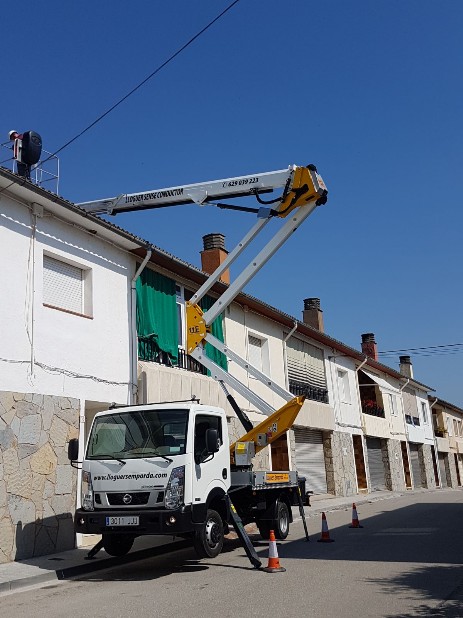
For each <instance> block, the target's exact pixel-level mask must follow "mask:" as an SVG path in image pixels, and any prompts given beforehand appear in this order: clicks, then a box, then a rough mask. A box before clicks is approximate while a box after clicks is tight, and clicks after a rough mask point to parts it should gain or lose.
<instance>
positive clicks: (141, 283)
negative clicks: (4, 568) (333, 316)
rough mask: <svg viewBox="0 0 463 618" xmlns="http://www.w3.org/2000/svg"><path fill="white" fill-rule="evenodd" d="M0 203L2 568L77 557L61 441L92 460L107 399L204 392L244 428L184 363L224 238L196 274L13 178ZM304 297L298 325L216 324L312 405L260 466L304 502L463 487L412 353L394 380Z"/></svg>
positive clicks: (212, 241)
mask: <svg viewBox="0 0 463 618" xmlns="http://www.w3.org/2000/svg"><path fill="white" fill-rule="evenodd" d="M0 191H2V193H1V199H0V221H1V226H0V235H1V237H0V247H1V251H2V266H3V268H2V272H1V277H2V286H3V290H5V293H4V296H3V299H2V303H1V305H0V306H1V312H2V314H1V316H0V319H1V323H2V324H3V325H4V327H3V331H2V338H1V343H0V363H1V369H2V370H1V372H0V563H1V562H8V561H11V560H15V559H21V558H27V557H31V556H34V555H35V556H37V555H43V554H47V553H52V552H55V551H59V550H63V549H68V548H71V547H73V546H74V543H75V536H74V532H73V522H72V513H73V511H74V508H75V506H76V502H77V501H78V500H79V492H78V491H77V487H78V481H79V478H78V471H77V470H75V469H74V468H72V467H71V466H70V464H69V462H68V460H67V454H66V453H67V444H68V442H69V440H70V439H71V438H73V437H79V438H80V444H81V454H82V453H83V445H84V440H85V437H86V435H87V433H88V430H89V426H90V423H91V421H92V419H93V417H94V415H95V413H96V412H98V411H100V410H104V409H106V408H107V407H108V405H109V404H110V403H111V402H116V403H119V404H128V403H134V402H140V403H141V402H158V401H169V400H185V399H189V398H191V397H192V396H195V397H198V398H199V399H200V400H201V403H206V404H207V403H209V404H212V405H218V406H221V407H223V408H225V410H226V411H227V415H228V421H229V429H230V433H231V436H232V438H233V439H236V438H238V437H239V436H241V435H243V433H244V430H243V428H242V427H241V425H240V424H239V422H238V420H237V418H236V417H235V415H234V413H233V411H232V410H231V409H230V407H229V405H228V403H227V401H226V398H225V395H224V393H223V391H222V389H221V388H220V387H219V385H218V384H217V382H215V381H214V380H213V379H212V378H211V377H210V376H209V375H207V371H205V370H204V369H203V368H202V366H201V365H199V364H198V363H197V362H196V361H195V360H194V359H192V358H191V357H189V356H188V354H187V353H186V351H185V340H184V336H185V335H184V325H185V303H186V302H187V301H188V300H189V299H190V298H191V296H192V294H193V293H194V292H195V291H196V290H197V289H198V288H199V286H200V285H201V284H202V283H203V282H204V281H205V279H206V274H205V273H207V272H212V270H213V269H214V268H215V266H216V265H217V264H218V263H220V261H221V260H223V258H224V255H226V250H225V238H224V237H223V236H222V235H220V234H218V235H217V234H213V235H210V234H209V235H207V236H205V237H204V248H203V251H202V252H201V257H200V256H199V255H198V265H199V263H200V260H201V268H199V267H198V268H195V267H194V266H191V265H189V264H187V263H185V262H183V261H182V260H180V259H178V258H176V257H175V256H173V255H170V254H168V253H167V252H165V251H163V250H162V249H160V248H158V247H156V246H154V245H151V244H150V243H149V242H147V241H146V240H143V239H140V238H138V237H136V236H133V235H132V234H130V233H128V232H126V231H124V230H123V229H121V228H120V227H117V226H116V225H113V224H111V223H108V222H107V221H104V220H102V219H99V218H98V217H96V216H93V215H88V214H87V213H85V212H84V211H82V210H81V209H80V208H78V207H76V206H75V205H74V204H72V203H70V202H67V201H66V200H64V199H62V198H59V197H57V196H56V195H54V194H51V193H49V192H47V191H44V190H43V189H40V188H39V187H37V186H34V185H32V184H30V183H26V184H23V182H22V181H21V180H19V181H18V177H17V176H15V175H14V174H11V173H9V172H7V171H6V170H0ZM153 216H155V215H154V214H153ZM205 231H207V230H204V232H205ZM153 240H154V241H156V240H157V239H153ZM199 241H200V239H199V238H198V243H199ZM227 276H228V274H227V273H225V274H224V276H223V279H224V281H223V282H219V283H217V284H216V285H215V287H214V288H213V289H212V290H211V292H210V295H209V296H208V297H206V298H204V299H203V301H202V305H203V308H204V309H207V308H208V307H210V306H211V303H212V302H213V301H214V298H216V297H217V295H218V294H220V293H221V292H222V291H223V290H224V289H226V285H227ZM261 276H265V270H264V273H263V274H262V275H261ZM310 293H311V290H308V291H307V296H308V297H307V298H305V299H304V298H301V315H300V319H299V318H295V317H293V316H290V315H287V314H285V313H283V312H282V311H280V310H279V309H278V308H275V307H271V306H269V305H267V304H266V303H264V302H262V301H260V300H259V299H256V298H254V297H252V296H250V295H247V294H244V293H241V294H239V295H238V296H237V298H236V299H235V301H234V302H233V303H232V304H231V306H230V307H229V308H228V309H227V310H226V311H225V314H224V315H222V316H220V317H219V318H217V319H216V321H215V323H214V324H213V326H212V332H213V334H214V335H215V336H216V337H217V338H218V339H220V340H222V341H225V342H226V343H227V344H228V345H230V347H231V348H232V349H233V350H234V351H236V352H237V353H238V354H239V355H240V356H242V357H243V358H246V359H248V360H249V361H250V363H251V364H253V365H254V366H256V367H257V368H259V369H260V370H261V371H263V372H264V373H266V374H267V375H269V376H270V377H271V378H272V380H274V381H275V382H277V383H278V384H280V385H281V386H283V387H285V388H287V389H288V390H290V391H291V392H292V393H293V394H294V395H302V394H303V395H305V396H306V401H305V403H304V405H303V408H302V410H301V412H300V413H299V416H298V417H297V419H296V423H295V425H294V427H293V429H292V430H291V431H290V432H288V434H287V435H285V436H283V437H282V438H280V440H278V441H277V442H275V443H274V444H272V445H271V447H270V448H267V449H264V450H263V451H261V452H260V453H259V455H258V457H257V458H256V466H259V467H265V468H268V469H273V470H281V469H287V468H291V469H296V470H298V472H299V473H300V474H301V475H303V476H305V477H306V484H307V489H308V490H310V491H313V492H315V493H331V494H334V495H341V496H355V495H356V494H357V493H359V492H374V491H376V490H396V491H402V490H403V491H405V490H406V489H413V488H429V489H431V488H435V487H440V486H442V487H446V486H449V487H458V486H460V485H461V480H462V479H463V460H462V453H463V411H462V410H461V409H460V408H458V407H457V406H454V405H452V404H450V403H448V402H446V401H444V400H443V399H440V398H439V397H438V396H436V395H435V394H434V390H433V388H431V387H430V386H427V385H425V384H422V383H421V382H420V381H419V380H418V379H416V378H415V377H414V375H413V366H412V363H411V359H410V358H409V357H401V359H400V366H399V369H398V370H396V369H393V368H391V367H388V366H386V365H383V364H382V363H380V362H379V361H378V355H377V344H376V340H375V335H374V334H373V333H364V334H361V333H359V343H360V345H359V348H360V349H359V350H356V349H353V348H351V347H349V346H347V345H345V344H344V343H342V342H340V341H337V340H335V339H333V338H332V337H330V336H329V335H328V334H327V333H325V332H324V325H323V313H322V310H321V307H320V301H319V299H317V298H315V297H311V296H310ZM360 340H361V341H360ZM215 360H216V362H217V363H219V364H220V365H221V366H222V367H224V368H226V369H227V370H228V371H229V372H230V373H231V374H233V375H234V376H236V377H237V378H239V379H240V380H241V381H243V382H246V384H247V385H248V386H249V387H250V388H251V389H252V390H254V391H255V392H256V393H257V394H258V395H260V396H261V397H262V398H263V399H265V400H267V401H268V402H269V403H270V404H271V405H272V406H273V407H274V408H275V409H277V408H279V407H281V406H282V405H283V403H284V402H283V400H282V399H280V398H279V396H277V395H276V394H274V393H272V392H271V391H269V390H268V389H266V387H265V386H264V385H262V384H261V383H260V382H258V381H257V380H254V379H253V378H252V377H250V376H248V375H247V374H246V373H245V372H244V370H242V369H241V368H240V367H238V366H237V365H236V364H235V363H233V362H231V361H230V360H229V359H227V358H226V357H225V356H223V355H221V354H219V353H217V354H216V357H215ZM397 360H399V359H397ZM236 399H237V401H238V403H239V405H240V406H241V407H242V408H243V409H244V410H245V411H246V412H247V414H248V416H249V417H250V419H251V420H252V421H253V422H254V423H258V422H260V421H261V420H262V418H263V415H262V414H260V413H259V412H258V411H257V410H255V409H253V406H252V405H251V404H250V402H248V401H246V400H245V399H244V398H243V397H241V396H240V395H236ZM77 542H78V543H79V544H82V543H85V542H86V539H85V538H83V537H81V536H80V537H79V538H78V539H77Z"/></svg>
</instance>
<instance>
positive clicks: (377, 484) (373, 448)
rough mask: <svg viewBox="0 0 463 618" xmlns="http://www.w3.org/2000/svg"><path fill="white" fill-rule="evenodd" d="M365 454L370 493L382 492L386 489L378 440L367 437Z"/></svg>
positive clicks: (379, 441)
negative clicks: (368, 471)
mask: <svg viewBox="0 0 463 618" xmlns="http://www.w3.org/2000/svg"><path fill="white" fill-rule="evenodd" d="M367 453H368V468H369V470H370V486H371V487H370V488H371V491H384V490H385V489H386V474H385V470H384V463H383V452H382V450H381V440H380V438H368V437H367Z"/></svg>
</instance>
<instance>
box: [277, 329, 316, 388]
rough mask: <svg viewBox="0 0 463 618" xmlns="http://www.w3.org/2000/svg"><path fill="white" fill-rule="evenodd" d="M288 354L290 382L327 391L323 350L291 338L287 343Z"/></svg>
mask: <svg viewBox="0 0 463 618" xmlns="http://www.w3.org/2000/svg"><path fill="white" fill-rule="evenodd" d="M286 354H287V358H288V378H289V380H290V381H291V380H293V381H295V382H298V383H300V384H306V385H310V386H315V387H318V388H321V389H326V377H325V363H324V357H323V350H320V348H316V347H315V346H313V345H310V343H306V342H305V341H301V339H296V338H295V337H291V338H290V339H289V340H288V341H287V343H286Z"/></svg>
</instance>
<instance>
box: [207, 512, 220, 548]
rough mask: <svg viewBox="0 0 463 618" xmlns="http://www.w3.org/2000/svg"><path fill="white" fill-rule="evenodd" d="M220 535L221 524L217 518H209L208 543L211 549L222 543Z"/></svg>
mask: <svg viewBox="0 0 463 618" xmlns="http://www.w3.org/2000/svg"><path fill="white" fill-rule="evenodd" d="M220 537H221V535H220V526H219V524H218V523H217V522H216V521H215V520H213V519H209V520H208V522H207V524H206V543H207V544H208V545H209V547H210V548H211V549H214V548H215V547H217V545H218V544H219V543H220Z"/></svg>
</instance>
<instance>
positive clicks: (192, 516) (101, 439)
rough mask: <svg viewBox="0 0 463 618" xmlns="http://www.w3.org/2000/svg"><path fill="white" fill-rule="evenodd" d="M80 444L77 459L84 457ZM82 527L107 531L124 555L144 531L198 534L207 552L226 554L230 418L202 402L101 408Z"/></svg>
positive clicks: (112, 546) (106, 541)
mask: <svg viewBox="0 0 463 618" xmlns="http://www.w3.org/2000/svg"><path fill="white" fill-rule="evenodd" d="M77 448H78V444H77V442H76V441H73V442H71V444H70V449H69V451H70V452H69V457H70V459H71V460H76V459H77V456H76V450H77ZM81 487H82V491H81V507H80V508H79V509H77V512H76V531H77V532H81V533H84V534H101V535H102V543H103V546H104V548H105V550H106V551H107V552H108V553H109V554H111V555H117V556H120V555H124V554H125V553H127V552H128V551H129V550H130V549H131V547H132V544H133V541H134V539H135V538H136V537H137V536H141V535H149V534H155V535H160V534H161V535H162V534H166V535H172V536H185V537H190V536H191V537H193V539H194V544H195V548H196V550H197V551H198V553H199V554H201V555H204V556H209V557H213V556H214V555H217V554H218V553H220V550H221V548H222V543H223V529H224V527H225V526H226V524H225V522H226V521H227V519H228V514H227V505H226V502H225V501H224V496H225V495H226V494H227V492H228V489H229V487H230V456H229V440H228V431H227V419H226V416H225V412H224V410H223V409H221V408H216V407H213V406H207V405H200V404H197V403H191V402H190V403H169V404H152V405H141V406H130V407H123V408H122V407H119V408H113V409H110V410H107V411H104V412H99V413H98V414H97V415H96V416H95V418H94V421H93V424H92V426H91V429H90V433H89V437H88V441H87V444H86V448H85V454H84V458H83V461H82V484H81Z"/></svg>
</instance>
